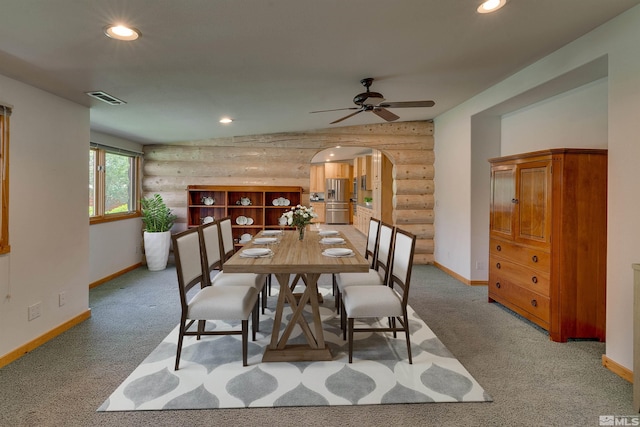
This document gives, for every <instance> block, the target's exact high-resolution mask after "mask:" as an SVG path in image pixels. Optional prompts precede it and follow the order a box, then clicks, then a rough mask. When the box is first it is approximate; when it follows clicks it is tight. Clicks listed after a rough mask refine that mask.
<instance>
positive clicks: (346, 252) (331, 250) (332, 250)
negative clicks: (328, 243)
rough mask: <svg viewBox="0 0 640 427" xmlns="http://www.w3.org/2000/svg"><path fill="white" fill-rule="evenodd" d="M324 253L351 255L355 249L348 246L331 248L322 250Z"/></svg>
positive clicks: (329, 254)
mask: <svg viewBox="0 0 640 427" xmlns="http://www.w3.org/2000/svg"><path fill="white" fill-rule="evenodd" d="M322 253H323V254H324V255H328V256H349V255H352V254H353V251H352V250H351V249H348V248H329V249H325V250H324V251H322Z"/></svg>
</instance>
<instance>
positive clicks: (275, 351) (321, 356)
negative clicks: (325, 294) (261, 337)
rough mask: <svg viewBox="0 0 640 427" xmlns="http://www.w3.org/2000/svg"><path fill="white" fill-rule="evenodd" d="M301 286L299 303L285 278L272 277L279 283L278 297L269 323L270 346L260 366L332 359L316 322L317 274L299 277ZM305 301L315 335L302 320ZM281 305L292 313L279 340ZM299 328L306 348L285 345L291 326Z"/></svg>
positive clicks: (318, 318) (305, 321)
mask: <svg viewBox="0 0 640 427" xmlns="http://www.w3.org/2000/svg"><path fill="white" fill-rule="evenodd" d="M301 277H302V279H303V282H304V283H305V285H306V286H305V290H304V293H303V294H302V297H301V298H300V300H299V301H297V302H296V298H295V297H294V295H293V292H292V291H291V289H290V288H289V286H288V284H289V279H290V275H289V274H276V278H277V279H278V282H279V283H280V294H279V295H278V305H277V307H276V315H275V318H274V323H273V331H272V334H271V343H270V344H269V347H268V348H267V349H266V350H265V354H264V356H263V358H262V361H263V362H279V361H302V360H332V359H333V356H332V355H331V351H330V350H329V347H327V346H326V344H325V342H324V331H323V329H322V322H321V319H320V306H319V304H318V278H319V277H320V274H317V273H314V274H308V275H306V276H305V275H302V276H301ZM307 301H309V302H310V304H311V311H312V315H313V323H314V329H315V334H314V333H313V332H312V331H311V328H310V327H309V323H308V322H307V320H306V319H305V318H304V316H303V311H304V307H305V305H306V304H307ZM285 302H288V303H289V304H290V306H291V308H292V310H293V314H292V316H291V320H290V321H289V324H288V325H287V327H286V328H285V330H284V332H283V334H282V336H280V337H278V336H279V332H280V325H281V323H282V310H283V309H284V304H285ZM296 323H297V324H299V325H300V327H301V328H302V331H303V333H304V335H305V337H306V339H307V342H308V343H309V344H308V345H287V341H288V339H289V336H290V335H291V332H292V331H293V328H294V327H295V325H296Z"/></svg>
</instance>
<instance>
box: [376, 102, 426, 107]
mask: <svg viewBox="0 0 640 427" xmlns="http://www.w3.org/2000/svg"><path fill="white" fill-rule="evenodd" d="M434 105H436V103H435V102H433V101H406V102H381V103H380V104H378V107H384V108H411V107H433V106H434Z"/></svg>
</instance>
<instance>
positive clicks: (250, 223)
mask: <svg viewBox="0 0 640 427" xmlns="http://www.w3.org/2000/svg"><path fill="white" fill-rule="evenodd" d="M252 224H253V218H251V217H250V216H248V217H247V225H252Z"/></svg>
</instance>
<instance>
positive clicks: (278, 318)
mask: <svg viewBox="0 0 640 427" xmlns="http://www.w3.org/2000/svg"><path fill="white" fill-rule="evenodd" d="M290 276H291V275H290V274H286V273H278V274H276V279H277V280H278V283H279V284H280V293H279V294H278V302H277V304H276V315H275V317H274V318H273V330H272V331H271V343H270V344H269V348H272V349H275V348H276V347H277V346H278V336H279V335H280V324H281V323H282V310H283V309H284V303H285V293H284V292H282V290H283V289H284V288H287V289H288V288H289V277H290Z"/></svg>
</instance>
